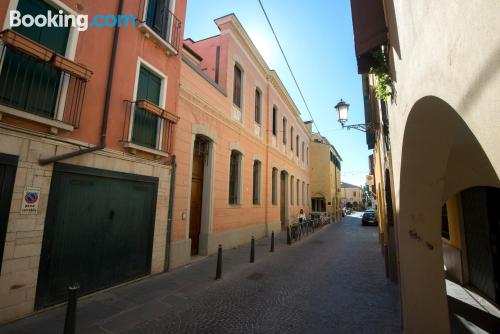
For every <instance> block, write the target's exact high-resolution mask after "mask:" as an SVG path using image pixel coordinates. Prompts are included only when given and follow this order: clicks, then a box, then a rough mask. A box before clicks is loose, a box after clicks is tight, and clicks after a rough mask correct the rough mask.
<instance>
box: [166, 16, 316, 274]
mask: <svg viewBox="0 0 500 334" xmlns="http://www.w3.org/2000/svg"><path fill="white" fill-rule="evenodd" d="M215 23H216V24H217V26H218V28H219V29H220V31H221V33H220V34H219V35H217V36H213V37H210V38H207V39H204V40H201V41H198V42H194V41H193V40H191V39H187V40H185V41H184V48H183V55H182V65H181V79H180V88H179V99H178V112H179V115H180V116H181V118H180V120H179V122H178V123H177V127H176V140H175V141H176V150H175V152H176V161H177V173H176V183H175V201H174V210H173V211H174V214H173V230H172V231H173V234H172V245H171V249H172V255H171V256H172V266H174V267H176V266H180V265H183V264H185V263H188V262H189V261H191V258H192V257H193V256H196V255H207V254H212V253H214V252H216V250H217V247H218V245H219V244H222V246H223V247H224V248H230V247H234V246H237V245H240V244H243V243H248V242H249V241H250V239H251V237H252V236H254V237H256V238H259V237H263V236H266V235H270V234H271V232H272V231H274V232H279V231H281V230H282V229H284V228H286V226H288V224H290V223H291V222H293V221H294V220H296V217H297V215H298V213H299V211H300V209H304V211H305V212H306V213H307V212H309V206H310V200H309V199H310V190H309V183H310V181H309V143H310V138H311V132H310V130H309V129H308V128H307V127H306V126H305V125H304V123H303V121H302V120H301V118H300V113H299V111H298V108H297V107H296V106H295V104H294V102H293V101H292V99H291V98H290V96H289V95H288V92H287V91H286V89H285V88H284V86H283V84H282V83H281V81H280V79H279V77H278V75H277V74H276V72H275V71H273V70H270V69H269V67H268V66H267V64H266V63H265V61H264V60H263V58H262V56H261V55H260V54H259V52H258V50H257V49H256V47H255V46H254V44H253V43H252V41H251V40H250V38H249V36H248V35H247V33H246V32H245V30H244V29H243V27H242V26H241V24H240V22H239V21H238V19H237V18H236V17H235V16H234V15H233V14H231V15H228V16H224V17H222V18H219V19H217V20H215Z"/></svg>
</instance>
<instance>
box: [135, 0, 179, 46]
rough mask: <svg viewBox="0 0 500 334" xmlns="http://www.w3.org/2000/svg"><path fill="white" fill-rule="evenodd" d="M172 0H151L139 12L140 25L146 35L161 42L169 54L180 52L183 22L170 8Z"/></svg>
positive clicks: (158, 42)
mask: <svg viewBox="0 0 500 334" xmlns="http://www.w3.org/2000/svg"><path fill="white" fill-rule="evenodd" d="M169 3H170V1H164V0H150V1H148V2H147V4H146V5H145V6H144V8H143V9H142V13H139V17H142V18H143V19H142V21H140V24H139V26H138V28H139V30H141V31H142V32H143V33H144V35H145V36H146V37H148V38H151V39H153V40H154V41H155V42H156V43H157V44H159V45H160V46H161V47H162V48H163V49H164V50H165V52H166V53H167V54H168V55H177V54H179V47H180V43H181V27H182V22H181V20H179V19H178V18H177V17H176V16H175V15H174V13H172V11H171V10H170V8H169Z"/></svg>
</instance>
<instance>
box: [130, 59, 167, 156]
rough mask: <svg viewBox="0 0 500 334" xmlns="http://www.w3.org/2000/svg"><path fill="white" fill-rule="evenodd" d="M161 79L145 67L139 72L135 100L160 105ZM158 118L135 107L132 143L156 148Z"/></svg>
mask: <svg viewBox="0 0 500 334" xmlns="http://www.w3.org/2000/svg"><path fill="white" fill-rule="evenodd" d="M161 83H162V79H161V78H160V77H158V76H157V75H155V74H154V73H153V72H151V71H150V70H148V69H146V68H145V67H141V68H140V70H139V83H138V85H137V94H136V100H147V101H149V102H152V103H154V104H156V105H159V104H160V92H161ZM159 121H160V119H159V117H158V116H157V115H155V114H152V113H151V112H149V111H147V110H145V109H141V108H138V107H136V108H135V110H134V123H133V127H132V142H133V143H135V144H138V145H141V146H145V147H149V148H153V149H155V148H157V142H158V128H159Z"/></svg>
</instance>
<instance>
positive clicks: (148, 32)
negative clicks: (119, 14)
mask: <svg viewBox="0 0 500 334" xmlns="http://www.w3.org/2000/svg"><path fill="white" fill-rule="evenodd" d="M137 28H138V29H139V30H140V31H141V32H142V33H143V34H144V36H145V37H146V38H150V37H151V39H153V40H154V41H155V42H156V43H157V44H159V45H160V47H161V48H162V49H163V50H165V52H166V54H167V55H169V56H177V55H178V54H179V52H178V51H177V50H176V49H175V48H174V47H173V46H172V44H170V43H169V42H168V41H167V40H165V39H163V38H162V37H161V36H160V35H158V34H157V33H156V32H154V30H153V29H151V28H150V27H149V26H148V25H147V24H146V23H141V24H139V26H138V27H137Z"/></svg>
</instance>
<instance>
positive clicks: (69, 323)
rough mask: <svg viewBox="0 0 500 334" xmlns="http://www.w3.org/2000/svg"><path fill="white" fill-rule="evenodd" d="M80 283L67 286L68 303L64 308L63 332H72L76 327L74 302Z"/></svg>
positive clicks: (65, 333)
mask: <svg viewBox="0 0 500 334" xmlns="http://www.w3.org/2000/svg"><path fill="white" fill-rule="evenodd" d="M79 289H80V285H78V283H74V284H73V285H72V286H69V287H68V305H67V308H66V319H65V320H64V334H74V333H75V329H76V303H77V300H78V290H79Z"/></svg>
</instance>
